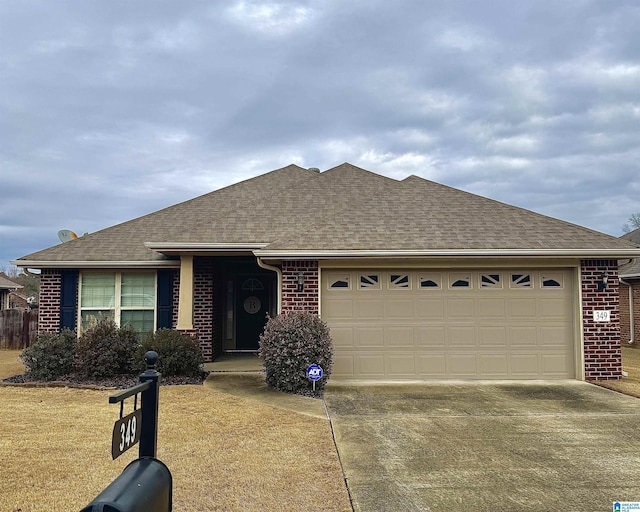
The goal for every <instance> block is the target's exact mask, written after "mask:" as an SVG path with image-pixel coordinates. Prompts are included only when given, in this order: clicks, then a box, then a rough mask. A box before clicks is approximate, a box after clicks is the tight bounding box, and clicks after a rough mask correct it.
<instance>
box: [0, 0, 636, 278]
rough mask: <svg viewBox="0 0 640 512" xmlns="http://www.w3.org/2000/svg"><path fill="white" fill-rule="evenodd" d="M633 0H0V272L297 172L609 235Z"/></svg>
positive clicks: (631, 65) (622, 188)
mask: <svg viewBox="0 0 640 512" xmlns="http://www.w3.org/2000/svg"><path fill="white" fill-rule="evenodd" d="M639 26H640V3H639V2H638V1H637V0H609V1H604V0H602V1H596V0H562V1H558V0H521V1H517V2H514V1H513V0H508V1H507V0H505V1H503V0H490V1H483V2H479V1H477V0H448V1H446V2H443V1H440V0H438V1H436V0H414V1H410V0H396V1H393V2H389V1H388V0H384V1H378V0H366V1H360V0H349V1H345V0H326V1H319V0H318V1H313V0H309V1H303V0H300V1H281V2H279V1H274V2H260V1H250V0H245V1H235V0H229V1H217V2H210V1H188V0H185V1H180V2H178V1H175V0H153V1H152V0H138V1H135V2H132V1H128V0H127V1H125V0H110V1H108V2H106V1H98V0H93V1H90V0H77V1H65V0H58V1H51V0H42V1H35V0H20V1H15V0H0V269H1V268H2V267H3V266H4V267H8V266H9V261H10V260H13V259H15V258H18V257H20V256H24V255H26V254H28V253H30V252H33V251H36V250H40V249H43V248H45V247H48V246H51V245H54V244H56V243H58V238H57V231H58V230H59V229H63V228H65V229H71V230H74V231H75V232H77V233H78V234H82V233H84V232H93V231H96V230H98V229H101V228H104V227H107V226H110V225H113V224H116V223H119V222H122V221H125V220H129V219H131V218H134V217H138V216H140V215H143V214H146V213H149V212H152V211H155V210H157V209H160V208H162V207H165V206H169V205H171V204H175V203H177V202H180V201H183V200H186V199H189V198H192V197H195V196H198V195H201V194H204V193H206V192H209V191H211V190H214V189H217V188H220V187H223V186H226V185H229V184H232V183H235V182H237V181H240V180H243V179H246V178H249V177H253V176H256V175H258V174H262V173H264V172H268V171H270V170H273V169H276V168H279V167H283V166H285V165H288V164H290V163H296V164H298V165H301V166H303V167H319V168H320V169H321V170H326V169H329V168H331V167H333V166H335V165H338V164H340V163H342V162H345V161H348V162H351V163H353V164H355V165H358V166H361V167H364V168H366V169H369V170H371V171H374V172H377V173H380V174H384V175H387V176H390V177H393V178H398V179H403V178H405V177H406V176H409V175H411V174H417V175H419V176H422V177H424V178H427V179H431V180H434V181H438V182H440V183H443V184H446V185H450V186H453V187H457V188H461V189H463V190H467V191H470V192H474V193H477V194H481V195H484V196H487V197H491V198H494V199H498V200H500V201H504V202H507V203H511V204H514V205H517V206H521V207H525V208H528V209H531V210H534V211H537V212H540V213H543V214H546V215H550V216H553V217H557V218H560V219H563V220H567V221H570V222H574V223H576V224H581V225H584V226H587V227H590V228H593V229H597V230H600V231H604V232H606V233H609V234H612V235H615V236H619V235H620V234H622V225H623V224H624V223H625V222H626V221H627V219H628V218H629V216H630V215H631V214H632V213H636V212H640V144H639V141H640V37H638V27H639Z"/></svg>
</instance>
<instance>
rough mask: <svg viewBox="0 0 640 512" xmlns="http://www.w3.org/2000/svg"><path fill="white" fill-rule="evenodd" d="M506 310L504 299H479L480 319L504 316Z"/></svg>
mask: <svg viewBox="0 0 640 512" xmlns="http://www.w3.org/2000/svg"><path fill="white" fill-rule="evenodd" d="M505 312H506V306H505V300H504V299H478V314H479V315H480V318H479V320H480V321H483V320H485V319H492V320H493V319H495V318H504V316H505Z"/></svg>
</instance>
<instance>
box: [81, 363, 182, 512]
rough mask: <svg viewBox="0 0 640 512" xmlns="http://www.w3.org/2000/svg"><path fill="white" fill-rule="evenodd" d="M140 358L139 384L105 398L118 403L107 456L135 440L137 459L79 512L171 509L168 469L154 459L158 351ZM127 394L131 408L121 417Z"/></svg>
mask: <svg viewBox="0 0 640 512" xmlns="http://www.w3.org/2000/svg"><path fill="white" fill-rule="evenodd" d="M144 359H145V361H146V363H147V369H146V370H145V371H144V373H142V374H141V375H140V384H137V385H135V386H133V387H130V388H129V389H125V390H124V391H121V392H120V393H117V394H115V395H113V396H110V397H109V403H111V404H115V403H119V404H120V419H119V420H118V421H116V422H115V424H114V428H113V436H112V440H111V455H112V457H113V458H114V459H116V458H117V457H119V456H120V455H122V454H123V453H124V452H125V451H127V450H128V449H129V448H131V447H132V446H134V445H135V444H136V443H138V442H139V447H138V449H139V452H138V454H139V458H138V459H136V460H134V461H133V462H131V463H130V464H129V465H128V466H127V467H126V468H125V469H124V471H123V472H122V473H121V474H120V476H118V477H117V478H116V479H115V480H114V481H113V482H111V484H109V485H108V486H107V488H106V489H105V490H104V491H102V492H101V493H100V494H99V495H98V496H97V497H96V498H95V499H94V500H93V501H92V502H91V503H89V505H87V506H86V507H85V508H83V509H82V510H81V512H92V511H101V512H171V511H172V509H173V479H172V476H171V471H169V468H168V467H167V466H166V465H165V464H164V463H163V462H161V461H159V460H158V459H156V458H155V457H156V453H157V448H158V398H159V394H160V393H159V391H160V377H161V375H160V373H158V372H157V371H156V369H155V366H156V362H157V360H158V354H157V353H156V352H147V353H146V354H145V356H144ZM138 395H140V400H141V406H140V409H138ZM129 397H134V411H133V412H132V413H130V414H128V415H126V416H124V415H123V409H124V400H125V399H127V398H129Z"/></svg>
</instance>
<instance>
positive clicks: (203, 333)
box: [193, 258, 213, 362]
mask: <svg viewBox="0 0 640 512" xmlns="http://www.w3.org/2000/svg"><path fill="white" fill-rule="evenodd" d="M193 267H194V268H193V328H194V329H195V331H196V339H197V341H198V344H199V345H200V350H201V351H202V357H203V358H204V360H205V361H206V362H210V361H213V261H212V260H211V258H195V259H194V262H193Z"/></svg>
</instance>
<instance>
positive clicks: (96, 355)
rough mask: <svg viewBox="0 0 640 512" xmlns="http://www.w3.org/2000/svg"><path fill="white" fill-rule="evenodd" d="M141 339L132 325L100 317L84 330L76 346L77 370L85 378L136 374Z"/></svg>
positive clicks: (75, 365) (75, 362) (75, 366)
mask: <svg viewBox="0 0 640 512" xmlns="http://www.w3.org/2000/svg"><path fill="white" fill-rule="evenodd" d="M139 346H140V342H139V339H138V332H137V331H136V330H135V329H134V328H133V327H131V326H125V327H120V328H118V326H117V325H116V323H115V322H114V321H113V320H111V319H110V318H105V319H102V320H99V321H98V322H97V323H96V324H95V325H93V326H91V327H89V328H88V329H87V330H86V331H84V332H83V333H82V336H80V338H79V339H78V342H77V345H76V357H75V361H74V368H75V372H76V374H77V375H78V376H80V377H82V378H89V379H92V378H109V377H115V376H116V375H133V374H135V372H136V371H137V369H138V368H137V364H135V359H134V358H135V356H136V354H137V352H138V347H139Z"/></svg>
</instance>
